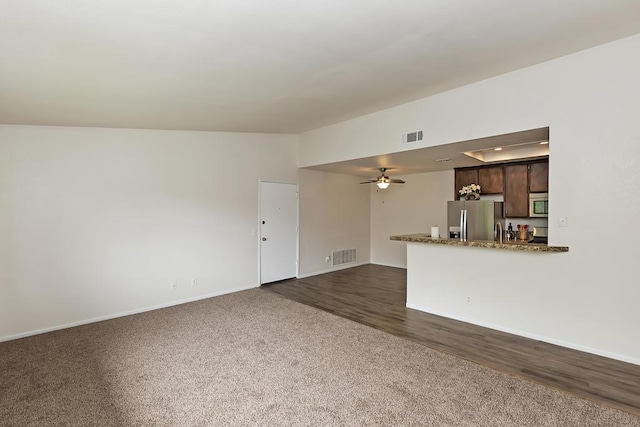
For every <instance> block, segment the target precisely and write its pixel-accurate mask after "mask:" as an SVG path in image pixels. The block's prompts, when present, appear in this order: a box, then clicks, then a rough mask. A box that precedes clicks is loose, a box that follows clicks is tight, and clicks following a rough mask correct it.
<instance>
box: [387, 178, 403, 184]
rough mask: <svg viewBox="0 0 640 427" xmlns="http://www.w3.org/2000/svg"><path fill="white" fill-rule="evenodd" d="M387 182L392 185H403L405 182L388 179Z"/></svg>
mask: <svg viewBox="0 0 640 427" xmlns="http://www.w3.org/2000/svg"><path fill="white" fill-rule="evenodd" d="M389 182H391V183H393V184H404V183H405V181H403V180H401V179H390V180H389Z"/></svg>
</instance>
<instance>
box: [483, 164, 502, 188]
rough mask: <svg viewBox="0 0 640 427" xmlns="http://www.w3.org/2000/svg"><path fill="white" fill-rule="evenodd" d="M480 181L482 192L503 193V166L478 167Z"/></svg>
mask: <svg viewBox="0 0 640 427" xmlns="http://www.w3.org/2000/svg"><path fill="white" fill-rule="evenodd" d="M478 183H479V184H480V192H481V193H482V194H502V191H503V183H504V180H503V175H502V166H496V167H490V168H482V169H478Z"/></svg>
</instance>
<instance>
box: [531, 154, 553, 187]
mask: <svg viewBox="0 0 640 427" xmlns="http://www.w3.org/2000/svg"><path fill="white" fill-rule="evenodd" d="M548 192H549V162H548V161H546V162H536V163H531V164H530V165H529V193H548Z"/></svg>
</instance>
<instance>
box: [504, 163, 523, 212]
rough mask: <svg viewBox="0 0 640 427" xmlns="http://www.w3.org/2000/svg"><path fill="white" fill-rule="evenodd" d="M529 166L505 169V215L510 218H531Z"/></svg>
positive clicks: (519, 165) (518, 165)
mask: <svg viewBox="0 0 640 427" xmlns="http://www.w3.org/2000/svg"><path fill="white" fill-rule="evenodd" d="M528 180H529V165H527V164H517V165H506V166H505V167H504V182H505V186H504V211H505V212H504V215H505V217H508V218H527V217H528V216H529V193H528V192H527V188H528Z"/></svg>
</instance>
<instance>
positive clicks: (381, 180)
mask: <svg viewBox="0 0 640 427" xmlns="http://www.w3.org/2000/svg"><path fill="white" fill-rule="evenodd" d="M386 171H387V168H380V174H381V175H380V176H379V177H377V178H375V179H370V180H369V181H364V182H361V183H360V184H376V185H377V186H378V188H380V189H381V190H384V189H385V188H387V187H388V186H389V184H404V183H405V182H404V181H403V180H401V179H391V178H389V177H388V176H387V175H385V174H384V173H385V172H386Z"/></svg>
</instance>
